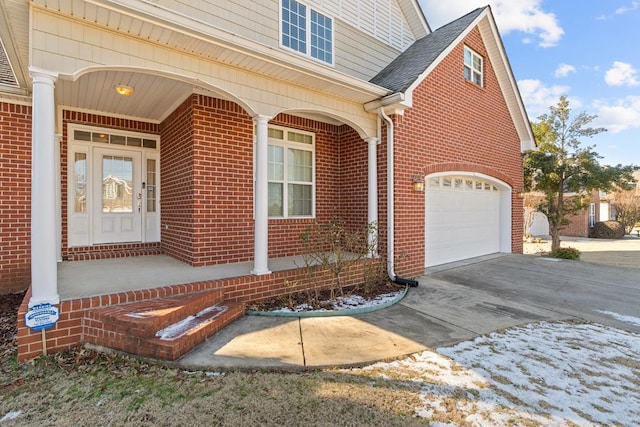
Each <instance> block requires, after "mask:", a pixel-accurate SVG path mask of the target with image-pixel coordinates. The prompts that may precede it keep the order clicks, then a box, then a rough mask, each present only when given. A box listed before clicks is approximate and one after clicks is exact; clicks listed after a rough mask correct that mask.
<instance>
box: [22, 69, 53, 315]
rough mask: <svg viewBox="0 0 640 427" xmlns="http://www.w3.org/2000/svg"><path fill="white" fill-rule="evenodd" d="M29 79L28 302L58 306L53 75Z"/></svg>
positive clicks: (32, 71)
mask: <svg viewBox="0 0 640 427" xmlns="http://www.w3.org/2000/svg"><path fill="white" fill-rule="evenodd" d="M29 72H30V74H31V77H32V78H33V106H32V125H31V128H32V140H31V291H32V294H31V299H30V300H29V307H32V306H34V305H36V304H42V303H50V304H58V303H59V302H60V297H59V296H58V275H57V262H56V260H57V243H56V240H57V220H56V206H57V204H56V179H57V178H56V165H55V163H56V161H57V159H56V157H55V152H56V147H55V143H56V138H55V101H54V97H53V96H54V95H53V90H54V87H55V82H56V79H57V78H58V74H57V73H52V72H49V71H45V70H39V69H35V68H31V69H30V70H29Z"/></svg>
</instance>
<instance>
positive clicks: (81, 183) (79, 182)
mask: <svg viewBox="0 0 640 427" xmlns="http://www.w3.org/2000/svg"><path fill="white" fill-rule="evenodd" d="M74 157H75V158H74V162H73V178H74V179H75V182H74V186H73V189H74V197H73V211H74V212H76V213H86V212H87V154H86V153H76V154H75V156H74Z"/></svg>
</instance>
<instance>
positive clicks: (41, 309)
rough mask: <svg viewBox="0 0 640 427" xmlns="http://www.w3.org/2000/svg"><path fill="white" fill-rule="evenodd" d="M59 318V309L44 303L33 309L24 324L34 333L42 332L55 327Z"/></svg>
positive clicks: (28, 313)
mask: <svg viewBox="0 0 640 427" xmlns="http://www.w3.org/2000/svg"><path fill="white" fill-rule="evenodd" d="M59 318H60V314H59V312H58V307H56V306H55V305H53V304H49V303H44V304H38V305H34V306H33V307H31V308H30V309H29V311H27V313H26V314H25V315H24V323H25V324H26V325H27V327H29V328H31V329H33V330H34V331H41V330H43V329H49V328H50V327H52V326H53V325H55V324H56V322H57V321H58V319H59Z"/></svg>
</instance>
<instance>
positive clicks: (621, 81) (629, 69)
mask: <svg viewBox="0 0 640 427" xmlns="http://www.w3.org/2000/svg"><path fill="white" fill-rule="evenodd" d="M637 73H638V72H637V70H636V69H635V68H633V66H632V65H631V64H627V63H626V62H619V61H615V62H614V63H613V67H612V68H610V69H609V70H607V72H606V73H605V75H604V81H605V82H607V84H608V85H609V86H638V85H640V80H638V78H637Z"/></svg>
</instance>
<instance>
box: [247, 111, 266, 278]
mask: <svg viewBox="0 0 640 427" xmlns="http://www.w3.org/2000/svg"><path fill="white" fill-rule="evenodd" d="M253 120H254V121H255V123H256V188H255V195H254V206H255V209H254V211H255V213H254V216H255V231H254V235H255V246H254V255H253V270H251V273H252V274H255V275H261V274H269V273H271V271H269V265H268V263H269V184H268V179H269V178H268V173H267V171H268V167H269V154H268V147H269V133H268V129H269V127H268V124H269V117H267V116H263V115H257V116H254V118H253Z"/></svg>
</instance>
